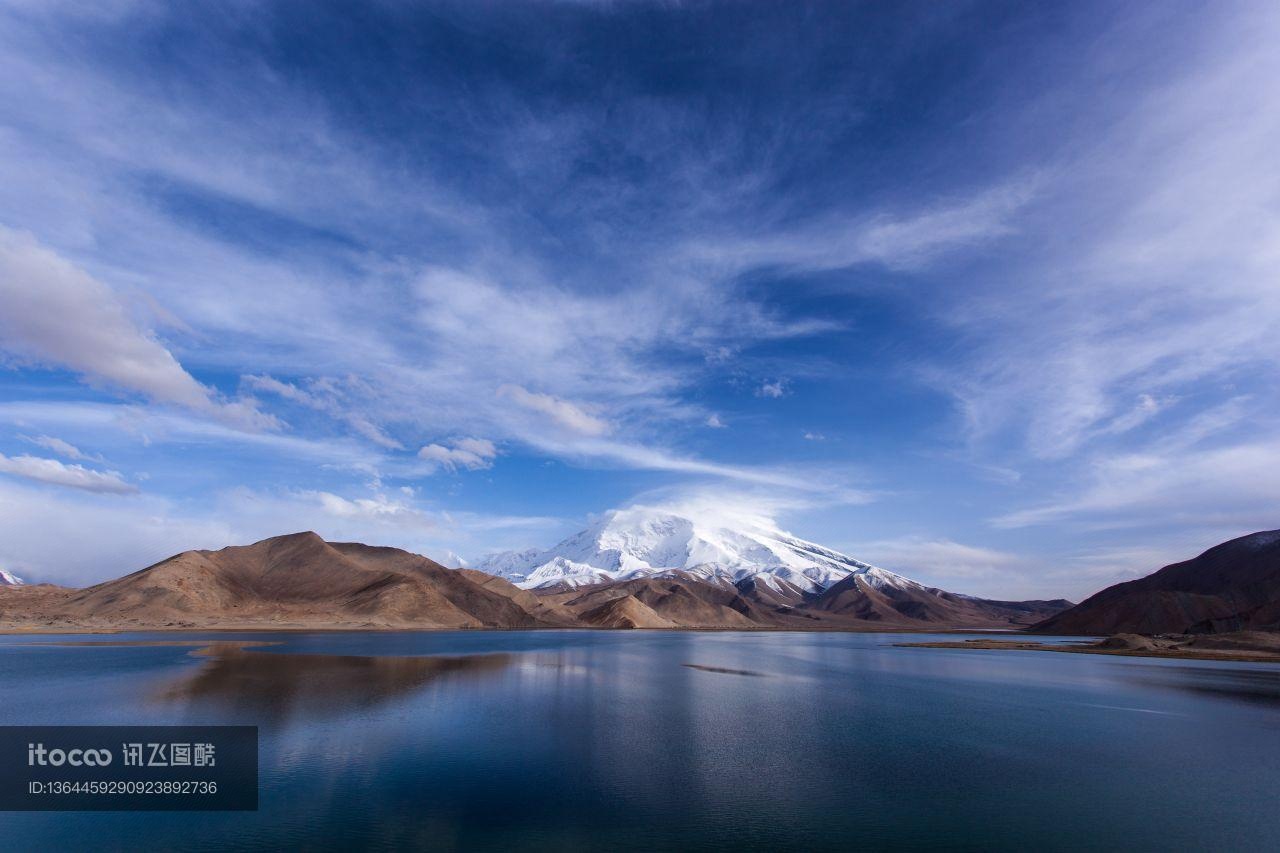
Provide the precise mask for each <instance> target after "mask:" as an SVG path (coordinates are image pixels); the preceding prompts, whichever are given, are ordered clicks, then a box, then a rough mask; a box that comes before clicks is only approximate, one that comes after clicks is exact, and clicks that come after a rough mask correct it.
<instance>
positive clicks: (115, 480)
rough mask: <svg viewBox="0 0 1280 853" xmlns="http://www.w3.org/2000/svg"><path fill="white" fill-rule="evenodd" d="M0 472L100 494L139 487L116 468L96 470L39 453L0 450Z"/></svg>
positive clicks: (136, 489) (124, 492)
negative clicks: (13, 453)
mask: <svg viewBox="0 0 1280 853" xmlns="http://www.w3.org/2000/svg"><path fill="white" fill-rule="evenodd" d="M0 474H10V475H12V476H15V477H22V478H24V479H27V480H35V481H37V482H40V483H49V484H51V485H55V486H66V487H68V488H72V489H82V490H84V491H86V492H99V493H102V494H113V495H129V494H133V493H135V492H137V491H138V487H137V486H135V485H133V484H132V483H128V482H126V481H125V480H124V478H123V477H122V476H121V474H120V473H119V472H118V471H95V470H94V469H92V468H86V467H84V466H83V465H76V464H71V465H68V464H66V463H65V462H59V461H58V460H57V459H46V458H44V457H40V456H5V455H4V454H2V453H0Z"/></svg>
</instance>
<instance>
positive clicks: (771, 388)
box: [756, 379, 787, 400]
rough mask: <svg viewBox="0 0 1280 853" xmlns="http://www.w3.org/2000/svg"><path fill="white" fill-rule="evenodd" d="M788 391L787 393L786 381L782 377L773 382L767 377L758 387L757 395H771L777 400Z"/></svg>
mask: <svg viewBox="0 0 1280 853" xmlns="http://www.w3.org/2000/svg"><path fill="white" fill-rule="evenodd" d="M786 393H787V387H786V383H784V382H783V381H782V380H781V379H778V380H775V381H773V382H770V381H769V380H767V379H766V380H765V381H764V382H763V383H761V385H760V387H759V388H757V389H756V396H757V397H771V398H773V399H775V400H776V399H778V398H779V397H781V396H782V395H784V394H786Z"/></svg>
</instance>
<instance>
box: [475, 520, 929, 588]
mask: <svg viewBox="0 0 1280 853" xmlns="http://www.w3.org/2000/svg"><path fill="white" fill-rule="evenodd" d="M475 568H478V569H481V570H482V571H486V572H489V573H490V574H495V575H499V576H501V577H504V578H507V579H508V580H510V581H512V582H513V583H515V584H516V586H519V587H522V588H524V589H536V588H541V587H550V586H557V585H563V586H584V585H588V584H595V583H602V582H606V581H615V580H630V579H632V578H636V577H644V576H651V575H661V574H664V573H665V574H669V573H671V572H677V571H678V572H684V573H687V574H691V575H693V576H695V577H698V578H700V579H703V580H707V581H710V582H722V583H739V582H741V581H744V580H747V579H755V580H756V581H757V582H759V583H763V584H764V585H766V586H768V587H770V588H772V589H775V590H779V591H783V590H787V589H788V588H790V589H794V590H797V591H800V592H818V591H821V590H823V589H826V588H827V587H830V586H831V585H833V584H835V583H838V582H839V581H841V580H843V579H844V578H846V577H848V576H850V575H854V574H857V575H860V576H862V578H863V579H864V580H865V581H866V582H867V583H869V584H871V585H872V586H875V587H897V588H921V589H923V587H921V585H920V584H917V583H916V582H914V581H911V580H908V579H907V578H904V577H902V576H901V575H896V574H894V573H893V572H890V571H886V570H885V569H881V568H877V567H876V566H872V565H870V564H868V563H864V562H862V561H861V560H855V559H854V558H852V557H849V556H847V555H845V554H841V553H840V552H838V551H833V550H831V549H830V548H824V547H822V546H821V545H816V544H814V543H813V542H807V541H805V540H803V539H798V538H796V537H794V536H792V535H791V534H789V533H786V532H785V531H783V530H781V529H779V528H778V527H777V526H776V525H775V524H773V523H772V522H771V521H769V520H768V519H764V518H743V519H727V518H701V519H695V518H691V517H688V516H686V515H683V514H678V513H675V512H672V511H668V510H664V509H658V508H653V507H644V506H637V507H630V508H627V509H619V510H611V511H609V512H608V513H605V515H604V516H603V517H601V518H600V519H599V520H598V521H596V522H595V523H594V524H592V525H591V526H590V527H588V528H587V529H586V530H583V531H581V532H580V533H577V534H575V535H573V536H570V537H569V538H568V539H565V540H564V541H562V542H560V543H559V544H558V545H555V546H554V547H552V548H548V549H546V550H537V549H530V550H524V551H505V552H502V553H498V554H490V555H488V556H486V557H483V558H481V559H480V560H478V561H477V562H476V563H475Z"/></svg>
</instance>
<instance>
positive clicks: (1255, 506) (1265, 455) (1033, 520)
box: [993, 440, 1280, 532]
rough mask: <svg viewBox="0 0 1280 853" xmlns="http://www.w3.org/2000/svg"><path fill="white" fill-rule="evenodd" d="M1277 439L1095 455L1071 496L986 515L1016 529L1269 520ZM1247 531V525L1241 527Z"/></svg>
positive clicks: (1265, 523)
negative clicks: (1071, 524) (1080, 524)
mask: <svg viewBox="0 0 1280 853" xmlns="http://www.w3.org/2000/svg"><path fill="white" fill-rule="evenodd" d="M1277 470H1280V443H1277V442H1275V441H1274V440H1272V441H1264V442H1259V443H1249V444H1233V445H1227V446H1222V447H1212V448H1198V447H1197V448H1191V449H1170V450H1166V451H1161V452H1148V453H1126V454H1119V455H1114V456H1103V457H1099V458H1097V459H1095V460H1094V461H1093V463H1092V465H1091V466H1090V467H1089V468H1088V469H1087V479H1086V481H1085V483H1084V484H1083V485H1082V486H1081V487H1080V489H1079V491H1078V492H1077V493H1075V494H1070V495H1067V496H1065V497H1063V498H1061V499H1060V500H1057V501H1052V502H1048V503H1044V504H1041V505H1038V506H1033V507H1031V508H1028V509H1022V510H1017V511H1015V512H1011V513H1007V514H1005V515H1002V516H999V517H998V518H996V519H994V520H993V523H994V524H995V525H996V526H997V527H1002V528H1019V527H1031V526H1035V525H1045V524H1054V523H1061V522H1064V521H1069V520H1070V521H1081V522H1084V523H1087V524H1090V525H1093V526H1101V527H1112V528H1124V527H1146V526H1150V525H1152V524H1153V523H1156V522H1157V521H1158V522H1159V523H1160V524H1170V523H1176V524H1188V523H1191V524H1195V525H1199V526H1204V525H1206V524H1217V525H1221V523H1222V521H1223V520H1224V519H1234V521H1235V524H1239V525H1244V526H1257V527H1274V526H1276V521H1277V519H1276V514H1275V510H1274V508H1275V507H1276V506H1280V478H1277V477H1275V476H1274V472H1275V471H1277ZM1242 532H1247V531H1242Z"/></svg>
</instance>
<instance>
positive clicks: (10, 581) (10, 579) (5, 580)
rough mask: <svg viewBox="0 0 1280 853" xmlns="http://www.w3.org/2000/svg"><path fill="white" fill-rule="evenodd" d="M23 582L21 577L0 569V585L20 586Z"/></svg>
mask: <svg viewBox="0 0 1280 853" xmlns="http://www.w3.org/2000/svg"><path fill="white" fill-rule="evenodd" d="M23 583H24V581H23V580H22V578H20V577H18V576H17V575H15V574H12V573H10V572H6V571H5V570H4V569H0V586H21V585H22V584H23Z"/></svg>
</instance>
